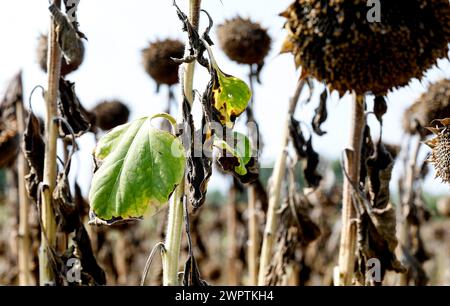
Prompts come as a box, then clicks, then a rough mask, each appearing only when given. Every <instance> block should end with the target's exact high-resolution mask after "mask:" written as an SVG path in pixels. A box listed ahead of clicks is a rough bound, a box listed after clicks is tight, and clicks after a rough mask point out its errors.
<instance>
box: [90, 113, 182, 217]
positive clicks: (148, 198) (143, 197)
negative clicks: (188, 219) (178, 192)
mask: <svg viewBox="0 0 450 306" xmlns="http://www.w3.org/2000/svg"><path fill="white" fill-rule="evenodd" d="M151 119H152V118H150V117H145V118H141V119H138V120H135V121H133V122H131V123H128V124H125V125H122V126H119V127H117V128H115V129H113V130H112V131H111V132H109V133H108V134H106V135H105V136H104V137H103V138H102V139H101V140H100V141H99V143H98V146H97V148H96V150H95V155H96V158H98V159H101V160H102V164H101V166H100V168H99V169H98V170H97V171H96V172H95V174H94V177H93V180H92V186H91V190H90V193H89V200H90V205H91V209H92V211H93V212H94V214H95V216H96V217H97V218H99V219H101V220H106V221H110V220H115V219H129V218H138V217H141V216H143V215H144V214H145V213H146V211H147V210H148V209H149V208H151V209H152V211H156V210H158V208H159V207H160V206H161V205H162V204H164V203H166V202H167V201H168V200H169V197H170V195H171V193H172V192H173V190H174V189H175V187H176V186H177V185H178V184H179V183H180V181H181V179H182V178H183V175H184V169H185V163H186V160H185V156H184V154H183V153H184V150H183V147H182V144H181V141H180V140H179V139H177V138H176V137H175V136H173V135H172V134H170V133H169V132H166V131H162V130H159V129H156V128H154V127H153V126H152V125H151Z"/></svg>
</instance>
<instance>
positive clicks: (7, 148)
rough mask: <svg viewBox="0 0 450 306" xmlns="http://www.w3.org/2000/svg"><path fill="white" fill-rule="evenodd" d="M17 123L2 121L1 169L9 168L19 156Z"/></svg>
mask: <svg viewBox="0 0 450 306" xmlns="http://www.w3.org/2000/svg"><path fill="white" fill-rule="evenodd" d="M19 142H20V140H19V134H18V133H17V122H16V121H15V120H14V121H10V122H4V121H3V120H0V168H3V167H9V166H11V164H12V163H13V162H14V161H15V160H16V157H17V155H18V154H19V145H20V144H19Z"/></svg>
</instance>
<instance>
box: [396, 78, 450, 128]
mask: <svg viewBox="0 0 450 306" xmlns="http://www.w3.org/2000/svg"><path fill="white" fill-rule="evenodd" d="M440 118H450V80H442V81H440V82H437V83H435V84H433V85H431V86H430V87H429V89H428V91H427V92H426V93H424V94H423V95H422V96H421V97H420V98H419V99H418V100H417V101H416V102H415V103H414V104H413V105H411V106H410V107H409V108H408V109H407V110H406V111H405V114H404V116H403V128H404V130H405V131H406V132H407V133H409V134H415V133H419V134H420V135H421V136H423V137H425V136H427V135H430V134H431V131H430V130H428V129H426V127H427V126H429V125H430V124H431V122H432V121H433V120H435V119H440Z"/></svg>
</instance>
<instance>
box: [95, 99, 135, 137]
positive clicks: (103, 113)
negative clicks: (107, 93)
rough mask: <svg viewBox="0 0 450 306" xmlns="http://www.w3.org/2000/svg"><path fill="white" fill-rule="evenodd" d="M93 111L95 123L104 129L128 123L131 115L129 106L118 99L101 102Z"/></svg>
mask: <svg viewBox="0 0 450 306" xmlns="http://www.w3.org/2000/svg"><path fill="white" fill-rule="evenodd" d="M91 112H92V113H93V114H94V115H95V125H96V126H98V127H99V128H101V129H102V130H104V131H108V130H111V129H113V128H115V127H116V126H118V125H122V124H125V123H127V122H128V117H129V116H130V110H129V109H128V107H127V106H126V105H125V104H124V103H122V102H121V101H118V100H111V101H103V102H100V103H98V104H97V105H96V106H95V107H94V109H93V110H92V111H91Z"/></svg>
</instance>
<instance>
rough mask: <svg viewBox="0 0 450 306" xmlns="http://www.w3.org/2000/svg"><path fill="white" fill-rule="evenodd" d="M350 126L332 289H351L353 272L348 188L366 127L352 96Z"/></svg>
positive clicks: (361, 106) (360, 100)
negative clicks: (346, 287) (339, 231)
mask: <svg viewBox="0 0 450 306" xmlns="http://www.w3.org/2000/svg"><path fill="white" fill-rule="evenodd" d="M352 102H353V103H352V122H351V124H352V125H351V128H350V139H349V141H350V150H348V151H347V153H348V154H347V155H346V156H345V171H346V172H347V173H348V178H347V177H344V187H343V198H342V233H341V242H340V247H339V267H338V270H337V271H336V272H335V273H336V277H335V285H338V286H348V285H351V283H352V279H353V270H354V268H355V255H356V254H355V253H356V223H355V222H354V221H353V219H354V218H355V209H354V207H353V200H352V188H353V187H352V184H357V183H358V182H359V170H360V162H361V146H362V139H363V131H364V126H365V124H366V121H365V117H364V111H365V100H364V96H359V95H356V94H353V101H352Z"/></svg>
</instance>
